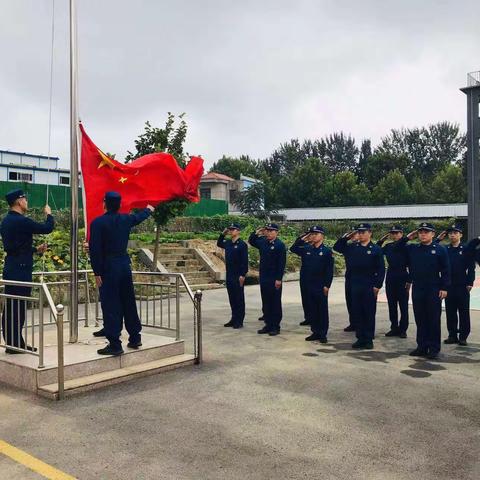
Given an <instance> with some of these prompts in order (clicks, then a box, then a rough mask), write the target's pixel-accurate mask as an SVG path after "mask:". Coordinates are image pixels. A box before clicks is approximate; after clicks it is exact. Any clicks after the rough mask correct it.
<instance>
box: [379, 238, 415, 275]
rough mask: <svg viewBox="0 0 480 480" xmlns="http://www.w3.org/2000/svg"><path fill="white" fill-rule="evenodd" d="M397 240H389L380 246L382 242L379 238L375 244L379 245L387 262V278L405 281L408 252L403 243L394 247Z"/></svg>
mask: <svg viewBox="0 0 480 480" xmlns="http://www.w3.org/2000/svg"><path fill="white" fill-rule="evenodd" d="M397 242H398V240H397ZM397 242H390V243H387V244H386V245H385V246H382V245H383V242H382V241H381V240H379V241H378V242H377V245H378V246H379V247H381V249H382V251H383V254H384V256H385V258H386V259H387V262H388V268H387V279H389V280H390V279H391V280H405V281H406V280H407V279H408V270H407V266H408V252H407V248H406V246H405V244H402V245H400V246H398V247H397V248H396V243H397Z"/></svg>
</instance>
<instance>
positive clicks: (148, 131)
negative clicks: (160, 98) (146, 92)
mask: <svg viewBox="0 0 480 480" xmlns="http://www.w3.org/2000/svg"><path fill="white" fill-rule="evenodd" d="M184 115H185V114H184V113H182V114H181V115H179V116H178V118H179V119H180V123H179V124H178V126H177V127H176V128H175V115H173V114H172V113H170V112H168V114H167V120H166V123H165V127H164V128H156V127H152V125H151V124H150V122H148V121H147V122H145V132H144V133H142V134H140V135H139V136H138V139H137V140H135V149H136V152H135V153H132V152H128V155H127V156H126V157H125V163H128V162H131V161H132V160H135V159H136V158H139V157H142V156H143V155H148V154H149V153H155V152H168V153H170V154H172V155H173V156H174V157H175V160H176V161H177V163H178V164H179V165H180V166H181V167H182V168H184V167H185V158H186V154H185V152H184V150H183V145H184V143H185V138H186V136H187V123H186V122H185V120H184V119H183V117H184ZM188 203H189V202H188V201H187V200H185V199H183V198H177V199H173V200H171V201H169V202H162V203H159V204H158V205H157V206H156V207H155V210H154V212H153V214H152V217H153V219H154V221H155V224H156V227H157V231H156V236H155V248H154V252H153V270H154V271H155V269H156V268H157V262H158V250H159V245H160V231H161V229H160V227H162V226H164V225H165V224H166V223H167V222H168V220H170V219H171V218H173V217H176V216H178V215H181V214H182V213H183V211H184V210H185V208H186V207H187V205H188Z"/></svg>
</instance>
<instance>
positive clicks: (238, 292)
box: [226, 277, 245, 325]
mask: <svg viewBox="0 0 480 480" xmlns="http://www.w3.org/2000/svg"><path fill="white" fill-rule="evenodd" d="M226 284H227V293H228V301H229V302H230V308H231V309H232V319H231V321H232V323H233V324H234V325H243V320H244V318H245V293H244V288H243V287H242V286H240V283H239V281H238V277H234V278H230V279H229V278H227V282H226Z"/></svg>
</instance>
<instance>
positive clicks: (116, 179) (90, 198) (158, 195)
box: [80, 124, 203, 238]
mask: <svg viewBox="0 0 480 480" xmlns="http://www.w3.org/2000/svg"><path fill="white" fill-rule="evenodd" d="M80 130H81V132H82V156H81V167H82V178H83V188H84V192H83V193H84V205H83V208H84V212H85V226H86V230H87V238H88V235H89V227H90V223H91V221H92V220H93V219H94V218H96V217H98V216H99V215H102V214H103V198H104V196H105V192H108V191H115V192H118V193H119V194H120V195H121V196H122V204H121V208H120V212H122V213H128V212H130V210H132V208H145V207H146V206H147V205H148V204H151V205H153V206H157V205H158V204H159V203H160V202H166V201H168V200H173V199H175V198H184V199H186V200H188V201H190V202H198V201H199V195H198V185H199V183H200V178H201V176H202V174H203V160H202V159H201V158H199V157H191V160H190V162H189V163H188V165H187V166H186V167H185V169H182V168H180V167H179V166H178V164H177V161H176V160H175V158H174V157H173V156H172V155H170V154H169V153H151V154H149V155H144V156H143V157H140V158H137V159H136V160H134V161H133V162H130V163H127V164H124V163H119V162H117V161H115V160H114V159H112V158H109V157H107V156H106V155H105V154H104V153H103V152H102V151H101V150H100V149H99V148H98V147H96V146H95V144H94V143H93V142H92V141H91V140H90V138H89V136H88V135H87V134H86V133H85V130H84V128H83V126H82V125H81V124H80Z"/></svg>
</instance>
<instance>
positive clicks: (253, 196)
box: [235, 182, 276, 220]
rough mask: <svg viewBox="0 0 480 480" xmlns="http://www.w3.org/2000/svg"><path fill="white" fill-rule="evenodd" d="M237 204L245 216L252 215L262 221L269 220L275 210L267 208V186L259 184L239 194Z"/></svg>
mask: <svg viewBox="0 0 480 480" xmlns="http://www.w3.org/2000/svg"><path fill="white" fill-rule="evenodd" d="M235 204H236V205H237V206H238V208H239V209H240V211H241V212H242V213H243V214H244V215H251V216H254V217H257V218H260V219H265V220H266V219H268V218H270V215H271V214H272V213H276V210H275V209H272V208H269V209H268V208H265V186H264V184H263V183H262V182H257V183H254V184H253V185H251V186H250V187H249V188H247V189H245V190H243V191H242V192H239V194H238V195H237V198H236V199H235Z"/></svg>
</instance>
